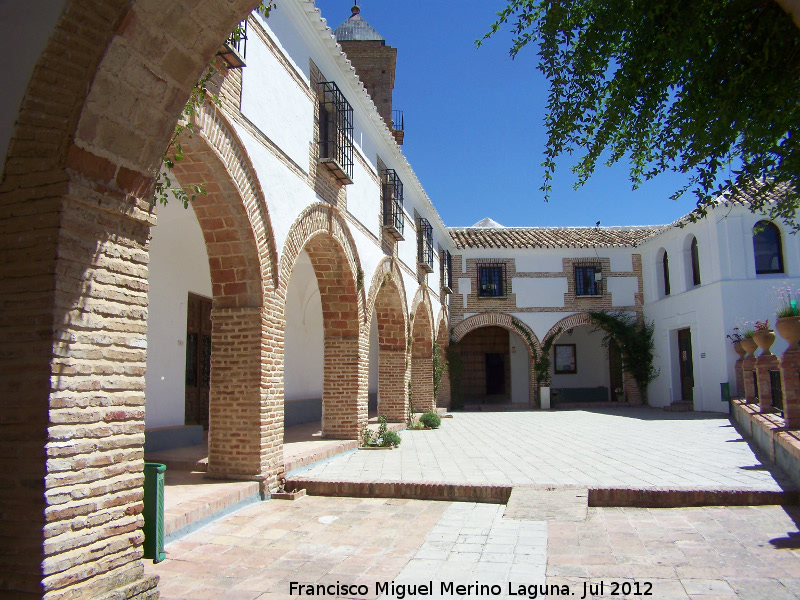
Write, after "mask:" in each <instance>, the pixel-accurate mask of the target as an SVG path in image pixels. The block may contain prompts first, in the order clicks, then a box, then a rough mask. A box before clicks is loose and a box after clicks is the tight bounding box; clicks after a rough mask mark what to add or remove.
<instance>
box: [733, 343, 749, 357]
mask: <svg viewBox="0 0 800 600" xmlns="http://www.w3.org/2000/svg"><path fill="white" fill-rule="evenodd" d="M733 351H734V352H736V354H738V355H739V358H740V359H741V358H744V355H745V354H747V350H745V349H744V348H742V342H736V343H734V344H733Z"/></svg>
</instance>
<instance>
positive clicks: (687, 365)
mask: <svg viewBox="0 0 800 600" xmlns="http://www.w3.org/2000/svg"><path fill="white" fill-rule="evenodd" d="M678 352H679V357H678V360H679V362H680V365H681V400H682V401H683V402H693V400H694V396H693V388H694V365H693V364H692V332H691V330H690V329H681V330H679V331H678Z"/></svg>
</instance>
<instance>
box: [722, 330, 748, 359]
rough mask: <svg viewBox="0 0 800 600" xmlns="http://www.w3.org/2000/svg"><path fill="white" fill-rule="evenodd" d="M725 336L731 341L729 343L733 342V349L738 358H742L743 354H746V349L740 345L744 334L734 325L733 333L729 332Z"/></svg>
mask: <svg viewBox="0 0 800 600" xmlns="http://www.w3.org/2000/svg"><path fill="white" fill-rule="evenodd" d="M725 337H727V338H728V339H729V340H730V341H731V344H733V351H734V352H736V354H738V355H739V359H742V358H744V356H745V354H747V351H746V350H745V349H744V348H743V347H742V340H743V339H744V336H743V335H742V334H741V332H740V331H739V328H738V327H734V328H733V333H730V334H728V335H727V336H725Z"/></svg>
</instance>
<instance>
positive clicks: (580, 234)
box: [448, 225, 670, 249]
mask: <svg viewBox="0 0 800 600" xmlns="http://www.w3.org/2000/svg"><path fill="white" fill-rule="evenodd" d="M669 227H670V226H669V225H653V226H645V227H635V226H634V227H501V228H495V227H450V228H448V230H449V232H450V236H451V237H452V238H453V241H454V242H455V245H456V248H459V249H461V248H594V247H600V248H615V247H619V248H623V247H635V246H637V245H639V244H640V243H642V242H643V241H644V240H646V239H647V238H649V237H651V236H653V235H655V234H657V233H659V232H661V231H662V230H664V229H667V228H669Z"/></svg>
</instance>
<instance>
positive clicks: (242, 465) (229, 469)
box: [208, 307, 283, 482]
mask: <svg viewBox="0 0 800 600" xmlns="http://www.w3.org/2000/svg"><path fill="white" fill-rule="evenodd" d="M211 321H212V326H213V328H212V333H211V340H212V341H211V385H210V390H209V432H208V475H209V477H214V478H219V479H255V480H259V481H262V480H263V481H267V482H271V481H273V480H276V479H277V475H278V473H277V472H276V470H277V471H281V470H282V467H283V465H282V464H280V463H282V460H281V459H282V456H280V455H281V454H282V442H279V441H277V440H282V438H283V418H282V415H279V416H280V417H281V418H277V417H278V415H275V411H276V409H277V406H276V404H277V402H275V400H274V399H273V398H271V396H268V395H267V393H266V391H267V386H266V385H263V384H262V381H263V378H264V374H263V373H262V369H264V368H269V369H275V368H277V367H279V366H281V365H275V364H274V361H276V360H282V356H283V353H282V352H281V353H269V363H266V364H262V357H264V358H266V356H265V354H266V352H265V349H264V348H263V347H262V343H263V342H264V341H265V339H264V338H265V337H266V336H265V333H266V331H267V330H268V326H267V324H268V322H269V321H268V319H266V318H265V315H264V311H262V309H261V308H257V307H233V308H214V309H213V310H212V311H211ZM271 416H275V418H273V419H270V417H271Z"/></svg>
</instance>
